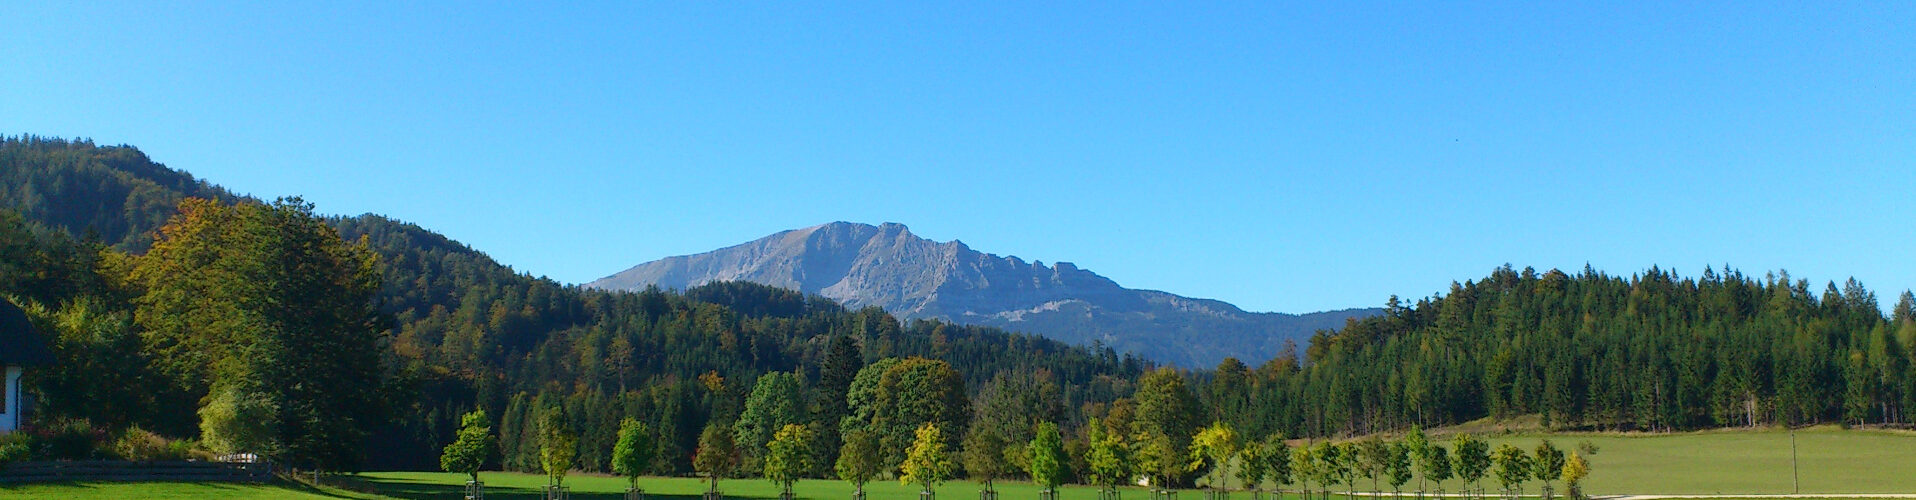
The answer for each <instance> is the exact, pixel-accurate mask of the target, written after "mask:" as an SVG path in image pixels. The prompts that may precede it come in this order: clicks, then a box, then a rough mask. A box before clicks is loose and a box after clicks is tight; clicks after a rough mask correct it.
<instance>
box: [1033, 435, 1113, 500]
mask: <svg viewBox="0 0 1916 500" xmlns="http://www.w3.org/2000/svg"><path fill="white" fill-rule="evenodd" d="M1089 425H1090V426H1091V435H1090V436H1089V437H1088V438H1089V440H1090V441H1091V446H1090V449H1088V450H1086V451H1085V466H1086V467H1087V468H1088V469H1089V470H1086V471H1085V472H1086V475H1087V476H1090V477H1089V479H1091V482H1092V483H1093V484H1096V485H1098V488H1099V489H1100V490H1101V491H1103V492H1104V493H1105V494H1106V495H1111V494H1115V493H1117V491H1118V485H1120V484H1124V482H1125V481H1129V480H1130V479H1131V476H1132V469H1133V467H1132V463H1131V447H1130V446H1129V445H1128V444H1126V443H1125V442H1124V435H1122V434H1119V433H1116V432H1109V431H1107V430H1105V428H1104V424H1101V423H1097V422H1092V423H1091V424H1089ZM1032 477H1033V478H1034V479H1035V478H1037V474H1036V473H1033V474H1032ZM1041 483H1042V482H1041ZM1052 486H1053V485H1048V484H1047V485H1046V487H1047V488H1049V487H1052Z"/></svg>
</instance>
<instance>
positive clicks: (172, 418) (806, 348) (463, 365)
mask: <svg viewBox="0 0 1916 500" xmlns="http://www.w3.org/2000/svg"><path fill="white" fill-rule="evenodd" d="M0 158H5V159H6V160H7V163H5V164H0V166H3V167H4V168H0V177H4V178H7V179H15V178H23V179H62V180H60V181H58V182H54V183H53V184H57V185H60V186H70V185H84V186H90V188H89V189H85V190H73V189H66V190H51V189H43V188H39V187H35V188H32V189H25V188H22V189H11V190H7V191H4V192H0V195H3V196H0V211H4V212H5V213H9V214H11V213H15V211H17V212H18V213H24V214H68V213H95V214H111V213H117V212H118V211H119V210H120V209H119V208H117V207H124V206H133V205H137V204H134V203H133V202H131V201H129V200H130V199H131V198H130V195H124V194H122V193H133V192H148V191H149V190H150V188H151V187H152V186H161V187H164V186H166V185H165V184H152V183H149V182H147V180H146V179H147V176H142V175H135V174H136V173H141V172H146V173H151V172H164V173H171V175H170V176H168V175H161V176H158V177H162V178H174V179H191V177H190V176H188V175H186V174H183V173H174V172H172V171H171V170H168V169H166V168H165V167H163V166H160V165H157V164H153V163H150V162H146V160H145V156H144V155H141V154H139V153H138V151H137V150H134V149H133V148H130V147H124V146H120V147H96V146H93V145H92V144H90V143H85V142H68V141H62V140H57V139H44V138H21V139H7V140H6V141H5V142H4V143H3V144H0ZM119 158H137V159H138V160H139V163H138V164H137V165H135V166H133V167H129V168H128V169H127V170H125V171H123V170H122V167H123V166H124V165H120V164H117V163H114V162H115V161H117V160H116V159H119ZM30 182H35V183H39V182H42V181H40V180H33V181H30ZM189 184H190V185H191V186H195V187H196V190H195V191H191V192H176V191H166V190H163V189H161V190H158V191H151V192H152V193H156V194H149V195H145V196H148V198H149V199H154V200H173V201H174V202H175V203H177V201H178V200H182V199H186V198H187V197H188V195H189V194H191V195H208V196H212V197H214V198H218V199H225V200H241V201H242V202H250V201H245V200H246V199H245V198H242V197H237V196H233V195H230V194H228V193H226V192H224V191H223V190H220V189H218V188H217V187H210V186H208V185H206V184H204V183H201V182H198V181H192V182H190V183H189ZM35 185H36V186H37V185H39V184H35ZM42 191H46V192H58V193H64V194H63V195H61V196H38V195H35V196H25V195H21V193H37V192H42ZM154 203H157V202H154ZM55 206H57V207H61V208H59V209H55V208H54V207H55ZM139 206H142V207H146V206H145V205H139ZM145 209H151V210H153V212H151V213H156V214H158V217H157V219H152V221H151V222H148V220H149V219H151V218H150V217H147V218H141V219H140V220H129V219H114V218H113V217H110V216H106V215H102V216H100V217H101V219H100V220H94V219H92V218H71V217H63V216H48V217H27V218H22V217H20V216H18V215H8V216H0V223H7V224H5V225H4V229H6V230H7V231H6V232H5V233H4V234H5V235H6V237H7V239H6V241H5V242H4V243H0V245H4V246H5V247H6V248H7V249H8V253H7V255H4V256H0V257H4V259H0V263H4V265H5V266H7V268H8V269H10V270H11V269H19V270H20V271H19V272H9V273H8V274H7V280H6V281H7V283H5V284H6V285H7V287H6V288H5V289H4V290H0V293H6V294H11V295H14V296H16V297H20V298H22V299H24V300H26V301H31V302H37V303H39V304H43V305H45V306H46V307H48V308H51V309H53V310H54V311H53V312H50V313H49V314H58V310H59V309H60V308H61V306H60V304H63V303H78V302H85V303H87V304H90V305H89V306H87V307H92V308H106V309H112V310H115V311H118V312H116V313H113V314H107V315H102V314H97V313H95V314H92V317H94V318H98V320H99V322H101V323H106V324H104V325H90V326H89V328H92V327H95V326H98V327H101V328H104V329H107V330H116V331H118V332H119V333H117V334H114V335H110V336H113V337H115V338H133V337H138V336H140V335H139V332H138V330H140V329H142V327H141V326H140V325H138V324H135V323H134V322H132V321H130V320H129V319H130V317H131V316H132V311H131V309H132V307H131V304H130V298H129V297H126V296H125V295H126V292H125V291H122V290H115V289H112V287H108V286H106V285H103V284H102V283H108V282H112V281H115V280H116V277H114V276H112V274H113V273H115V272H117V271H116V270H115V269H114V267H115V266H111V265H100V264H99V261H100V260H102V259H107V260H122V259H128V258H131V257H130V256H127V255H124V254H120V253H118V252H116V251H114V250H112V249H109V248H102V247H101V246H100V245H89V244H87V243H85V242H83V241H81V240H79V239H77V238H76V236H74V235H75V234H78V235H86V234H109V233H107V232H103V231H99V230H98V227H102V226H110V227H115V228H118V229H115V230H114V231H113V232H112V233H111V234H116V235H118V234H126V235H147V236H146V237H147V238H148V239H149V241H148V242H146V243H138V244H135V243H128V244H124V245H122V246H124V247H126V248H133V249H142V248H146V247H147V246H149V245H150V244H151V242H150V238H151V236H150V235H152V234H153V233H154V232H155V231H156V230H157V229H158V228H159V225H160V224H161V223H164V222H165V221H166V217H167V216H171V215H172V214H173V212H174V210H173V209H171V208H168V209H166V210H163V211H162V210H159V209H155V208H151V207H146V208H145ZM143 210H144V209H143ZM69 211H72V212H69ZM129 213H134V212H129ZM137 213H141V214H148V213H149V212H137ZM327 220H328V221H329V222H330V223H331V224H332V225H333V226H334V227H335V228H336V229H337V230H338V232H339V234H340V235H341V236H342V237H343V238H344V239H345V240H347V241H356V240H359V239H361V238H362V237H363V238H364V239H365V241H366V242H367V243H368V245H369V246H370V248H371V249H372V250H373V251H374V253H376V254H377V255H378V256H379V261H378V265H377V267H378V269H379V271H380V275H381V276H382V277H383V279H382V280H381V283H382V285H381V292H380V294H379V297H378V302H379V304H380V306H381V309H382V310H383V311H385V313H386V314H388V315H389V318H388V319H389V320H390V324H391V329H390V333H391V335H390V336H389V338H388V339H387V345H389V347H390V349H389V351H390V352H389V354H388V356H389V360H388V364H389V365H390V366H391V367H392V368H393V369H392V371H393V373H392V375H393V376H394V377H395V378H396V379H397V380H398V381H399V383H400V384H402V385H403V386H404V387H406V388H407V389H408V390H410V391H412V397H409V398H408V400H407V401H404V402H403V403H402V406H403V407H402V408H400V409H398V411H396V415H398V416H399V417H401V418H398V419H395V420H393V421H391V422H390V423H389V424H387V425H383V426H379V427H377V428H375V429H374V432H375V433H376V436H375V437H374V438H373V439H372V440H370V441H369V442H370V443H378V446H377V449H378V453H373V454H371V456H370V457H369V458H370V462H368V465H369V466H371V467H407V468H430V467H433V466H434V465H435V464H436V461H437V456H438V453H439V450H438V448H439V446H441V445H443V444H444V442H445V441H448V440H450V437H451V435H452V427H453V425H455V424H456V423H457V419H458V417H459V415H460V414H461V413H464V412H466V411H469V410H471V409H474V408H484V409H486V410H488V412H489V413H491V414H493V415H500V416H501V417H502V418H500V419H499V423H500V424H501V428H502V429H501V430H502V431H504V435H503V436H502V438H503V440H504V441H505V442H506V443H508V444H507V445H506V447H505V448H506V451H507V452H508V456H506V457H505V462H506V463H507V464H509V465H512V466H516V467H520V468H526V467H531V465H530V464H531V463H532V462H533V461H534V460H535V459H536V457H534V456H533V455H532V454H533V453H535V450H522V449H520V448H518V447H516V446H514V445H513V444H512V443H514V442H516V441H518V440H520V439H529V438H530V437H531V436H530V434H531V433H530V431H529V430H525V432H526V436H523V437H522V436H520V435H519V433H520V432H521V431H522V428H523V427H524V425H523V422H524V421H525V418H526V417H525V414H526V412H527V411H529V410H528V407H529V406H530V405H534V404H537V405H538V406H539V407H540V408H544V407H547V406H553V405H560V404H563V405H564V406H565V407H566V408H567V410H568V411H567V414H568V415H569V416H571V417H572V418H573V419H574V420H577V421H578V422H577V424H576V425H577V428H579V429H581V431H582V432H581V435H582V437H583V439H582V442H581V445H580V446H581V448H582V449H586V450H595V451H588V452H587V453H582V454H581V458H582V464H583V465H584V466H586V467H588V468H591V469H595V470H605V469H606V468H607V467H609V465H607V463H606V455H607V453H608V451H609V450H610V446H611V445H610V442H609V441H607V439H610V438H611V433H612V432H613V431H616V430H617V425H618V420H619V418H620V417H623V416H634V417H638V418H640V419H641V420H644V421H647V422H649V423H650V424H651V425H652V428H654V429H656V430H658V431H659V432H660V433H661V434H662V437H663V439H662V440H661V448H662V449H663V451H668V452H669V453H664V454H662V456H663V457H664V458H662V460H661V462H660V464H659V467H660V470H661V471H665V472H683V471H689V470H690V464H689V456H688V455H687V454H686V453H685V451H686V450H690V449H692V448H693V447H694V446H695V444H696V440H697V437H698V433H699V431H700V428H701V427H702V426H703V425H704V423H705V421H706V420H707V419H708V418H709V417H711V416H712V415H713V414H714V412H717V413H718V414H719V415H720V416H721V417H725V418H730V417H729V415H731V414H735V413H736V412H738V411H739V410H740V407H741V406H742V401H743V399H744V397H745V395H746V393H747V392H748V391H749V390H750V389H751V385H750V384H751V382H752V381H754V380H756V379H757V378H758V377H759V375H760V374H763V373H767V372H773V371H787V372H797V373H800V374H803V375H805V376H806V377H807V380H815V379H816V378H817V377H818V376H819V375H818V372H819V370H820V369H821V363H822V362H823V360H824V358H825V357H826V356H825V355H826V352H827V349H828V348H829V347H831V345H832V341H833V340H834V339H838V338H840V337H844V338H845V339H850V341H851V342H850V343H849V344H848V345H853V346H856V348H857V351H856V352H857V356H856V357H854V358H853V359H851V360H850V361H849V362H853V363H855V364H856V366H854V367H853V368H852V369H853V371H856V368H857V367H862V366H863V365H864V364H865V363H866V362H867V361H875V360H877V359H880V358H886V357H909V356H925V357H931V358H936V359H939V360H944V361H947V362H949V363H950V364H951V365H953V366H956V367H958V368H959V369H960V373H961V375H962V380H963V381H964V382H965V383H966V386H967V387H968V388H969V389H971V390H978V389H979V388H981V387H983V386H984V385H985V384H986V382H987V381H989V380H991V379H992V378H993V377H994V376H998V375H999V374H1000V373H1001V372H1002V373H1004V374H1006V375H1012V374H1018V375H1020V376H1040V377H1043V378H1044V379H1045V382H1046V383H1048V384H1052V385H1054V386H1056V387H1058V388H1060V390H1059V391H1058V392H1057V395H1058V396H1059V397H1061V398H1065V399H1066V400H1067V401H1071V404H1060V407H1061V408H1077V406H1078V402H1083V401H1089V400H1108V399H1111V398H1114V397H1118V396H1122V395H1124V394H1128V393H1129V385H1128V384H1129V381H1130V380H1132V379H1134V378H1135V377H1136V375H1137V374H1138V373H1140V372H1141V371H1142V370H1143V369H1145V368H1146V367H1147V366H1148V365H1147V364H1145V363H1143V362H1141V361H1139V360H1137V359H1135V358H1131V357H1128V356H1124V357H1121V356H1118V355H1117V354H1116V353H1115V352H1113V351H1111V350H1110V349H1102V348H1079V347H1070V346H1066V345H1064V344H1060V343H1057V342H1054V341H1049V340H1045V339H1042V338H1038V337H1034V336H1026V335H1019V334H1012V333H1007V332H1003V331H1000V330H996V329H990V328H976V327H966V326H961V325H954V324H949V323H942V322H923V321H915V322H911V323H909V324H900V323H899V322H898V321H897V320H896V319H894V318H892V317H891V316H890V315H888V314H885V313H884V312H883V311H881V310H878V309H876V308H868V309H864V310H858V311H849V310H845V309H844V308H842V307H839V306H838V305H837V304H835V303H832V302H831V301H829V300H825V299H821V298H818V297H804V296H801V295H798V294H795V293H792V292H789V291H784V290H778V289H771V288H766V287H761V286H756V285H742V284H719V285H713V286H709V287H705V288H701V289H695V290H691V291H688V292H687V293H688V295H689V296H690V297H694V298H698V299H702V300H703V301H702V300H694V299H693V298H688V295H680V294H674V293H665V292H659V291H645V292H639V293H624V292H621V293H608V292H594V291H585V290H580V289H578V288H577V287H569V286H565V285H561V284H559V283H556V282H553V281H551V280H548V279H543V278H534V277H531V276H527V275H525V274H522V273H516V272H514V271H513V270H511V269H510V268H507V267H505V266H503V265H500V264H498V263H496V262H494V261H493V260H491V259H490V258H488V257H486V256H485V255H484V254H483V253H481V252H478V251H475V250H473V249H471V248H468V247H466V246H464V245H462V244H459V243H457V242H454V241H452V240H449V239H447V238H445V237H444V236H441V235H439V234H436V233H432V232H430V231H427V230H425V229H422V228H419V227H417V226H414V225H410V224H405V223H401V222H396V221H393V220H391V219H387V218H385V217H381V216H375V215H365V216H359V217H334V218H329V219H327ZM103 240H104V239H103ZM128 241H132V240H128ZM95 297H98V300H95V299H94V298H95ZM707 301H709V302H707ZM101 304H105V305H104V306H102V305H101ZM736 311H744V314H741V313H739V312H736ZM75 314H76V315H77V314H78V313H77V312H76V313H75ZM115 345H117V346H118V348H119V350H118V351H116V352H115V353H114V355H118V356H123V357H131V358H141V359H147V358H151V357H152V356H151V353H142V352H141V349H140V348H139V346H138V343H137V342H135V343H132V344H128V343H127V342H120V343H119V344H115ZM62 352H64V353H68V354H70V355H73V356H90V355H95V354H98V355H102V356H104V355H105V354H104V353H103V352H102V351H99V350H95V349H87V348H79V349H67V350H64V351H62ZM93 364H95V363H92V362H87V363H78V362H76V363H72V364H70V366H83V365H93ZM139 364H145V363H144V361H143V362H141V363H139ZM135 375H136V374H130V375H129V378H138V377H137V376H135ZM702 377H703V380H701V378H702ZM49 378H55V377H49ZM718 381H726V382H723V383H719V382H718ZM120 387H126V388H131V387H136V385H128V384H120V385H117V386H116V385H113V384H101V385H100V386H99V387H96V388H95V389H96V390H98V391H103V392H105V393H103V394H72V393H68V394H47V395H46V396H45V398H44V399H43V401H45V402H47V405H48V408H49V410H52V413H56V414H57V413H63V412H64V413H71V414H72V415H71V416H76V417H85V418H92V419H95V420H102V419H111V420H114V421H115V422H118V423H121V424H126V423H137V424H141V425H144V426H146V427H148V428H158V429H165V430H169V431H171V432H173V433H175V434H182V435H183V434H186V433H191V432H192V430H193V427H192V425H191V422H192V421H193V420H194V417H193V415H192V414H191V411H192V408H191V407H190V406H187V407H185V408H181V407H179V405H175V406H174V407H173V408H172V411H170V412H168V411H161V412H157V413H155V414H153V415H150V416H147V417H146V418H145V419H142V420H145V421H144V422H128V421H126V418H127V417H126V416H124V415H111V416H110V415H104V414H93V412H91V411H89V410H83V409H78V408H77V407H78V406H81V405H78V403H77V401H78V400H97V401H108V402H110V401H119V400H139V399H149V398H150V396H143V395H140V394H134V393H133V392H136V391H132V390H124V389H119V388H120ZM188 396H189V398H190V397H195V396H191V395H188ZM63 401H72V402H75V405H72V406H74V407H76V409H74V410H65V409H64V408H67V406H66V405H65V404H64V403H63ZM818 411H827V412H844V411H848V410H843V409H830V408H825V409H819V410H818ZM827 414H831V413H827ZM807 418H808V419H809V418H810V417H809V416H808V417H807ZM600 445H604V446H603V448H604V449H603V450H600V449H599V448H600Z"/></svg>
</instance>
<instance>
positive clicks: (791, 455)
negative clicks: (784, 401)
mask: <svg viewBox="0 0 1916 500" xmlns="http://www.w3.org/2000/svg"><path fill="white" fill-rule="evenodd" d="M811 451H812V430H811V429H810V428H808V427H805V426H803V425H798V424H785V427H781V428H779V430H778V432H777V433H774V434H773V435H772V442H770V443H766V446H765V478H766V479H770V480H772V481H774V482H777V483H778V485H779V492H780V493H781V498H787V499H789V498H792V483H796V482H798V479H799V478H801V477H804V476H805V472H806V471H809V470H812V456H811Z"/></svg>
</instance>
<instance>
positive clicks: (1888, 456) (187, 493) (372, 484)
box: [0, 428, 1916, 500]
mask: <svg viewBox="0 0 1916 500" xmlns="http://www.w3.org/2000/svg"><path fill="white" fill-rule="evenodd" d="M1448 437H1449V436H1447V435H1442V434H1440V435H1438V436H1436V438H1435V440H1436V441H1440V442H1444V443H1446V445H1447V444H1448V442H1449V441H1448ZM1486 437H1487V439H1488V440H1489V441H1490V443H1491V446H1492V447H1495V446H1496V445H1498V444H1502V443H1510V444H1513V445H1516V446H1519V447H1522V448H1524V449H1525V450H1529V449H1531V448H1534V447H1535V446H1536V444H1537V441H1538V439H1540V438H1543V437H1548V438H1550V439H1551V440H1552V441H1553V442H1555V443H1556V444H1557V446H1558V447H1559V448H1564V449H1566V450H1568V449H1572V448H1574V447H1575V446H1576V444H1577V442H1579V441H1586V440H1587V441H1590V442H1591V443H1592V444H1595V445H1597V446H1598V447H1599V448H1601V451H1600V452H1599V453H1598V454H1597V455H1596V456H1594V457H1591V464H1592V469H1593V471H1592V475H1591V477H1590V479H1589V480H1588V483H1587V484H1588V486H1587V488H1586V491H1588V492H1589V493H1591V494H1596V495H1621V494H1690V495H1713V494H1721V495H1741V494H1788V493H1790V492H1791V481H1790V433H1789V432H1786V431H1777V430H1760V431H1711V432H1700V433H1689V434H1676V435H1642V436H1636V435H1614V434H1555V435H1543V434H1510V435H1495V436H1486ZM1797 450H1798V456H1799V458H1800V465H1801V469H1800V472H1801V478H1802V492H1803V493H1805V494H1811V495H1814V494H1842V493H1912V492H1916V434H1912V433H1907V432H1900V433H1899V432H1884V431H1855V430H1839V429H1834V428H1821V429H1810V430H1802V431H1798V432H1797ZM482 478H483V479H485V481H486V482H487V484H488V486H489V488H488V492H489V494H488V497H489V498H493V499H497V500H518V499H533V498H538V497H539V496H538V494H539V487H540V486H541V485H543V484H545V476H540V475H533V474H512V473H503V472H487V473H483V474H482ZM464 483H465V477H464V476H462V475H458V474H447V473H425V472H374V473H366V474H360V475H357V476H351V477H345V478H338V479H331V480H329V484H337V485H338V486H340V488H330V487H329V488H323V489H314V488H311V487H307V486H304V485H299V484H295V483H274V484H265V485H242V484H220V483H199V484H195V483H164V482H161V483H78V484H74V483H60V484H35V485H12V486H7V485H0V499H12V498H48V499H59V500H90V499H121V498H154V499H179V498H234V499H313V498H349V499H366V500H377V499H408V500H410V499H450V498H458V497H459V495H460V492H461V488H462V486H463V485H464ZM566 484H567V485H569V486H571V487H572V491H573V497H574V498H578V499H580V500H588V499H614V498H619V495H620V493H621V492H623V491H624V490H625V485H626V483H625V480H624V479H622V478H615V477H608V476H603V475H586V474H573V475H571V476H570V477H568V478H567V480H566ZM1358 484H1359V486H1360V488H1359V490H1360V491H1364V490H1369V489H1370V482H1369V481H1368V480H1364V479H1361V478H1360V479H1359V480H1358ZM1415 484H1416V483H1415V481H1413V482H1412V483H1411V486H1412V487H1414V486H1415ZM640 486H642V487H644V488H645V489H646V491H647V492H648V493H650V494H651V495H650V496H651V498H654V499H658V500H692V499H696V498H698V495H699V493H700V492H703V491H705V483H704V481H701V480H698V479H693V478H644V479H642V480H641V482H640ZM1482 486H1483V487H1484V488H1485V489H1489V490H1492V491H1494V490H1495V489H1496V488H1497V485H1496V483H1495V479H1493V478H1491V477H1486V478H1485V480H1484V481H1483V483H1482ZM1537 486H1538V483H1536V482H1534V481H1533V482H1530V483H1528V484H1527V485H1526V486H1525V491H1526V492H1528V493H1531V494H1535V493H1536V491H1537ZM1461 487H1462V484H1461V483H1459V482H1457V481H1455V480H1452V481H1449V482H1446V483H1445V485H1444V488H1445V489H1446V490H1448V491H1452V492H1455V491H1458V490H1459V489H1460V488H1461ZM1558 488H1559V490H1560V491H1561V485H1559V487H1558ZM721 489H723V490H724V491H725V493H726V496H727V497H732V498H759V499H769V498H776V497H777V496H778V486H777V485H776V484H773V483H772V482H771V481H766V480H762V479H733V480H726V481H723V482H721ZM978 489H979V486H978V484H977V483H972V482H964V481H955V482H948V483H945V485H943V486H942V487H941V488H939V490H938V498H940V499H943V500H970V499H975V498H978V496H977V491H978ZM1383 489H1384V490H1389V486H1388V485H1386V486H1384V487H1383ZM795 490H796V491H795V492H796V493H797V495H798V497H799V498H802V499H808V500H846V499H849V498H851V486H850V485H848V484H846V483H844V482H842V481H823V480H811V481H802V482H800V483H799V484H798V485H797V487H796V489H795ZM998 490H999V494H1000V498H1001V499H1002V500H1036V499H1037V497H1038V494H1037V492H1038V488H1037V487H1035V486H1033V485H1031V484H1029V483H1022V482H1000V483H999V486H998ZM1337 490H1338V491H1342V490H1343V488H1342V487H1339V488H1337ZM867 491H868V492H869V494H870V498H871V499H872V500H891V499H899V500H916V499H917V496H918V490H917V487H916V486H908V485H901V484H899V483H898V482H896V481H881V482H874V483H872V484H870V485H869V486H868V488H867ZM1339 496H1340V497H1341V495H1339ZM1124 497H1125V498H1127V499H1131V500H1145V499H1148V498H1150V497H1149V494H1148V493H1146V492H1145V490H1143V489H1140V488H1127V489H1126V490H1125V492H1124ZM1203 498H1204V495H1203V493H1202V492H1198V491H1186V492H1183V493H1182V494H1180V495H1179V500H1202V499H1203ZM1232 498H1233V500H1249V499H1250V496H1249V495H1248V494H1243V493H1239V494H1234V495H1233V496H1232ZM1096 499H1097V491H1096V490H1095V489H1092V488H1089V487H1082V486H1068V487H1066V488H1064V489H1063V490H1062V492H1061V494H1060V495H1059V500H1096ZM1287 500H1295V497H1294V496H1287Z"/></svg>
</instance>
